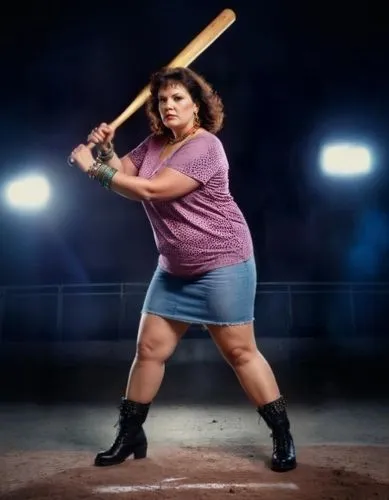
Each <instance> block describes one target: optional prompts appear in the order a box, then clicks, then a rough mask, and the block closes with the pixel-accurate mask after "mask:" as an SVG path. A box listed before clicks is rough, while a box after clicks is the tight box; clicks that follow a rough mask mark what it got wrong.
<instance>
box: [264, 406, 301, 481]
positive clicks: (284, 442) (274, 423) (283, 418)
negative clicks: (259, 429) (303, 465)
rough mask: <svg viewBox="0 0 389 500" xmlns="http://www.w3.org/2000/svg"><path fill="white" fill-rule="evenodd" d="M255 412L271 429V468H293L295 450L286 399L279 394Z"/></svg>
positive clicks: (279, 470)
mask: <svg viewBox="0 0 389 500" xmlns="http://www.w3.org/2000/svg"><path fill="white" fill-rule="evenodd" d="M257 412H258V413H259V415H260V416H261V417H262V418H263V419H264V421H265V422H266V424H267V426H268V427H269V429H270V430H271V431H272V434H271V436H272V438H273V456H272V464H271V468H272V470H274V471H277V472H285V471H288V470H291V469H294V468H295V467H296V465H297V461H296V451H295V447H294V443H293V438H292V435H291V433H290V424H289V419H288V415H287V413H286V401H285V399H284V397H283V396H280V397H279V398H278V399H276V400H275V401H272V402H271V403H267V404H265V405H264V406H260V407H258V408H257Z"/></svg>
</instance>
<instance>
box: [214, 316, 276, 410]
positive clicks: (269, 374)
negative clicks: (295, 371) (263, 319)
mask: <svg viewBox="0 0 389 500" xmlns="http://www.w3.org/2000/svg"><path fill="white" fill-rule="evenodd" d="M207 328H208V330H209V332H210V334H211V336H212V338H213V340H214V342H215V343H216V345H217V346H218V348H219V350H220V352H221V354H222V355H223V357H224V358H225V359H226V361H227V362H228V363H229V364H230V365H231V367H232V369H233V370H234V372H235V373H236V375H237V377H238V380H239V382H240V384H241V386H242V388H243V389H244V391H245V392H246V394H247V396H248V397H249V399H250V400H251V401H252V402H253V403H254V404H255V405H256V406H261V405H264V404H266V403H269V402H271V401H274V400H275V399H277V398H278V397H279V396H280V392H279V389H278V385H277V382H276V379H275V377H274V374H273V371H272V369H271V367H270V365H269V363H268V362H267V361H266V359H265V358H264V357H263V356H262V354H261V353H260V352H259V351H258V348H257V346H256V342H255V336H254V328H253V324H252V323H250V324H245V325H231V326H215V325H207Z"/></svg>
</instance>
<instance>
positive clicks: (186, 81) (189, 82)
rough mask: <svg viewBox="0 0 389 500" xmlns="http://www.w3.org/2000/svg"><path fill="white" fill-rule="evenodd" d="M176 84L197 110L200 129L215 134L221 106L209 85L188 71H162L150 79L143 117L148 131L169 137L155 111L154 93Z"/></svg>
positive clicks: (220, 124)
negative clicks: (148, 124) (147, 124)
mask: <svg viewBox="0 0 389 500" xmlns="http://www.w3.org/2000/svg"><path fill="white" fill-rule="evenodd" d="M172 82H174V83H180V84H181V85H183V86H184V87H185V88H186V89H187V91H188V92H189V94H190V95H191V97H192V99H193V102H195V103H196V104H197V106H198V108H199V112H198V116H199V119H200V124H201V127H203V128H204V129H206V130H208V131H209V132H211V133H213V134H215V133H216V132H218V131H219V130H220V129H221V128H222V126H223V121H224V111H223V103H222V100H221V99H220V97H219V96H218V94H217V93H216V92H215V91H214V90H213V88H212V87H211V85H210V84H209V83H208V82H207V81H206V80H205V79H204V78H203V77H202V76H200V75H199V74H198V73H196V72H195V71H193V70H192V69H189V68H169V67H166V68H162V69H161V70H160V71H157V72H156V73H154V74H153V75H152V76H151V79H150V92H151V95H150V96H149V98H148V99H147V101H146V114H147V117H148V120H149V123H150V127H151V130H152V132H153V133H154V134H156V135H162V136H169V135H171V132H170V130H169V129H168V128H167V127H166V126H165V125H164V124H163V122H162V120H161V116H160V113H159V109H158V92H159V90H160V89H161V88H164V87H166V86H168V85H169V84H170V83H172Z"/></svg>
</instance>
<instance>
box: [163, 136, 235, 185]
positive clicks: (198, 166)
mask: <svg viewBox="0 0 389 500" xmlns="http://www.w3.org/2000/svg"><path fill="white" fill-rule="evenodd" d="M225 165H226V159H225V154H224V149H223V146H222V145H221V144H220V142H219V141H218V140H217V139H216V138H214V139H213V138H212V139H211V140H209V138H208V137H201V136H198V137H196V138H194V139H191V140H190V141H188V142H187V143H186V144H184V145H183V146H182V147H181V148H180V149H179V150H177V152H176V153H174V154H173V156H172V157H171V158H170V159H169V160H168V161H167V162H166V167H169V168H174V169H175V170H178V171H179V172H182V173H183V174H186V175H187V176H188V177H191V178H192V179H195V180H196V181H198V182H200V183H201V184H206V183H207V182H208V181H209V180H210V179H211V178H212V177H213V176H214V175H215V174H216V173H218V172H219V171H221V170H222V169H223V168H224V166H225Z"/></svg>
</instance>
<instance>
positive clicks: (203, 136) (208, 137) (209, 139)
mask: <svg viewBox="0 0 389 500" xmlns="http://www.w3.org/2000/svg"><path fill="white" fill-rule="evenodd" d="M192 141H198V142H201V143H203V144H204V145H205V146H208V147H217V148H222V149H223V143H222V141H221V140H220V139H219V137H217V136H216V135H215V134H213V133H212V132H209V131H208V130H206V129H201V131H199V132H198V133H197V134H196V135H195V137H194V138H193V139H192Z"/></svg>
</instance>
